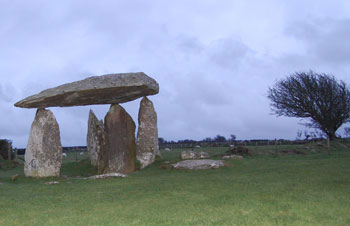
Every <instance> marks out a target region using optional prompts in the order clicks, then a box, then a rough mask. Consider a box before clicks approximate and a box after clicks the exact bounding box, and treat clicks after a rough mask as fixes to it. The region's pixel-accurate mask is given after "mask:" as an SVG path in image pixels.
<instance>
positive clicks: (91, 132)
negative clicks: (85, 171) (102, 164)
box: [86, 110, 104, 168]
mask: <svg viewBox="0 0 350 226" xmlns="http://www.w3.org/2000/svg"><path fill="white" fill-rule="evenodd" d="M86 143H87V150H88V154H89V159H90V161H91V165H93V166H95V167H97V168H98V165H99V164H98V162H99V155H100V154H102V153H103V150H102V149H103V148H104V131H103V121H102V120H98V119H97V117H96V115H95V114H94V112H93V111H92V110H90V112H89V120H88V133H87V138H86Z"/></svg>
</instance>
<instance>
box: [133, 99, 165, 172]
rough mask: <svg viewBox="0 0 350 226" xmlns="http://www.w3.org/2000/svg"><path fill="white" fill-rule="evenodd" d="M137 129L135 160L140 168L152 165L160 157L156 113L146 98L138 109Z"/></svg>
mask: <svg viewBox="0 0 350 226" xmlns="http://www.w3.org/2000/svg"><path fill="white" fill-rule="evenodd" d="M138 121H139V127H138V130H137V141H136V159H137V160H138V161H139V162H140V164H141V166H140V168H141V169H142V168H145V167H146V166H148V165H150V164H152V163H153V162H154V161H155V159H156V156H157V155H160V151H159V146H158V127H157V113H156V111H155V110H154V107H153V103H152V101H150V100H149V99H148V98H147V97H144V98H142V100H141V103H140V109H139V117H138Z"/></svg>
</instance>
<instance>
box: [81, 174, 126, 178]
mask: <svg viewBox="0 0 350 226" xmlns="http://www.w3.org/2000/svg"><path fill="white" fill-rule="evenodd" d="M113 177H127V175H125V174H122V173H106V174H100V175H95V176H91V177H88V179H105V178H113Z"/></svg>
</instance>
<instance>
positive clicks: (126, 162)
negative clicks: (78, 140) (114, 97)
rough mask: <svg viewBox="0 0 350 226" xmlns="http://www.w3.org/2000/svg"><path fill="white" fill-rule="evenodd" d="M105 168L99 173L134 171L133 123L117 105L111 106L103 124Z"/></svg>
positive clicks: (134, 145) (134, 127)
mask: <svg viewBox="0 0 350 226" xmlns="http://www.w3.org/2000/svg"><path fill="white" fill-rule="evenodd" d="M104 125H105V126H104V129H105V154H104V156H102V158H103V159H104V161H105V163H107V164H106V166H105V169H103V170H101V171H102V172H100V173H116V172H118V173H123V174H127V173H131V172H134V171H135V169H136V168H135V165H136V144H135V129H136V126H135V123H134V121H133V120H132V118H131V116H130V115H129V114H128V113H127V112H126V111H125V110H124V108H122V107H121V106H120V105H119V104H113V105H111V107H110V109H109V111H108V113H107V115H106V117H105V122H104Z"/></svg>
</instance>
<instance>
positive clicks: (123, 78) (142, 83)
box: [15, 72, 159, 108]
mask: <svg viewBox="0 0 350 226" xmlns="http://www.w3.org/2000/svg"><path fill="white" fill-rule="evenodd" d="M158 92H159V85H158V83H157V82H156V81H155V80H154V79H152V78H150V77H148V76H147V75H146V74H145V73H143V72H139V73H122V74H108V75H101V76H94V77H89V78H86V79H84V80H80V81H76V82H72V83H67V84H64V85H61V86H57V87H54V88H51V89H46V90H44V91H42V92H40V93H39V94H35V95H33V96H29V97H27V98H25V99H23V100H21V101H19V102H17V103H16V104H15V106H16V107H22V108H46V107H69V106H84V105H93V104H116V103H125V102H128V101H132V100H135V99H137V98H139V97H143V96H148V95H154V94H157V93H158Z"/></svg>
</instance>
